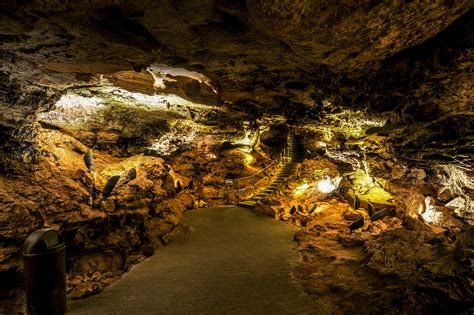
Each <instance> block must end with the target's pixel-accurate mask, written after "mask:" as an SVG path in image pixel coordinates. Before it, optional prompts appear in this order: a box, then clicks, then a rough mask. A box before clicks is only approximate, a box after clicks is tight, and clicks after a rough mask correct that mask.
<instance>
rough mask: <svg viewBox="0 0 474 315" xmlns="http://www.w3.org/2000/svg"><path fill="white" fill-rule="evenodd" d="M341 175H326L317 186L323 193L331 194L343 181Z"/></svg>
mask: <svg viewBox="0 0 474 315" xmlns="http://www.w3.org/2000/svg"><path fill="white" fill-rule="evenodd" d="M341 180H342V178H341V177H335V178H329V177H326V178H325V179H322V180H320V181H319V182H318V183H317V185H316V187H317V188H318V190H319V191H320V192H322V193H325V194H329V193H330V192H333V191H334V190H336V189H337V187H338V186H339V183H340V182H341Z"/></svg>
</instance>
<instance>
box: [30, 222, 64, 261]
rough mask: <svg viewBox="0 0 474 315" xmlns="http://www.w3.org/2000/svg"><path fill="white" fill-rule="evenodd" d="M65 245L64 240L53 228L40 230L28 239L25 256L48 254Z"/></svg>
mask: <svg viewBox="0 0 474 315" xmlns="http://www.w3.org/2000/svg"><path fill="white" fill-rule="evenodd" d="M63 244H64V240H63V238H62V237H61V235H60V234H59V233H58V231H56V230H54V229H51V228H45V229H39V230H36V231H34V232H33V233H31V234H30V235H29V236H28V237H27V238H26V241H25V244H24V245H23V254H24V255H30V254H41V253H47V252H49V251H52V250H54V249H56V248H57V247H58V246H59V245H63Z"/></svg>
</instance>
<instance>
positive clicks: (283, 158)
mask: <svg viewBox="0 0 474 315" xmlns="http://www.w3.org/2000/svg"><path fill="white" fill-rule="evenodd" d="M291 151H292V150H291V148H290V147H286V148H284V149H283V150H282V152H281V153H280V159H279V160H277V161H274V162H272V163H270V164H269V165H267V166H266V167H265V168H263V169H261V170H260V171H258V172H257V173H255V174H252V175H250V176H245V177H240V178H237V179H235V180H233V181H232V185H225V184H224V185H225V187H226V188H227V189H224V193H225V194H227V196H228V197H229V196H230V194H231V193H234V192H237V202H240V199H241V198H240V197H241V196H240V194H241V192H245V191H246V190H248V189H253V191H254V194H255V190H256V187H257V186H258V185H259V184H260V183H261V182H262V181H264V180H265V179H267V178H268V179H270V176H271V175H272V173H273V172H274V171H275V169H276V167H275V169H274V170H272V172H271V173H270V174H267V173H266V174H265V176H263V177H262V178H261V179H259V180H258V181H257V180H256V178H257V175H258V174H260V173H262V172H264V171H266V170H267V169H268V168H270V167H272V166H277V165H280V164H282V163H283V164H285V163H289V162H291V153H292V152H291ZM246 179H253V183H251V184H250V185H247V186H244V187H240V183H241V181H243V180H246ZM235 183H237V189H230V186H234V184H235ZM221 187H222V186H221Z"/></svg>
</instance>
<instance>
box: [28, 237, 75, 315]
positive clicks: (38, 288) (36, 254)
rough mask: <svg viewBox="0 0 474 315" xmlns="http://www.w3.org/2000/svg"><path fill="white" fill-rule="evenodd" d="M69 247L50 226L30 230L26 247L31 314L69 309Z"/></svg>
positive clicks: (29, 310)
mask: <svg viewBox="0 0 474 315" xmlns="http://www.w3.org/2000/svg"><path fill="white" fill-rule="evenodd" d="M65 248H66V246H65V244H64V240H63V238H62V237H61V235H60V234H59V233H58V232H57V231H55V230H53V229H50V228H46V229H40V230H37V231H35V232H33V233H31V234H30V235H29V236H28V238H27V239H26V241H25V244H24V246H23V258H24V273H25V289H26V307H27V311H28V314H34V315H37V314H41V315H43V314H48V315H59V314H64V313H65V312H66V250H65Z"/></svg>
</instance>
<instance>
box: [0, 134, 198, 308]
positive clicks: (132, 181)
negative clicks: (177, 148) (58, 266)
mask: <svg viewBox="0 0 474 315" xmlns="http://www.w3.org/2000/svg"><path fill="white" fill-rule="evenodd" d="M39 148H40V149H41V153H42V156H43V158H42V160H41V161H40V163H39V164H38V165H36V166H35V169H34V173H32V174H30V175H20V176H15V177H11V176H7V175H2V176H1V193H0V199H1V204H2V207H1V209H0V220H1V222H2V226H1V230H0V232H1V245H2V246H1V255H0V274H1V275H2V279H4V276H5V279H8V281H9V283H2V285H3V286H2V287H3V288H4V289H6V290H8V289H9V288H10V289H11V288H12V287H16V286H18V285H19V284H20V283H21V280H20V279H21V269H22V263H21V255H20V253H21V246H22V243H23V241H24V239H25V238H26V236H27V235H28V234H29V233H30V232H32V231H34V230H35V229H37V228H41V227H53V228H55V229H58V230H59V231H60V232H61V233H62V234H63V236H64V238H65V241H66V246H67V271H68V278H69V279H70V281H69V282H68V286H69V288H68V293H69V295H70V297H72V298H79V297H83V296H87V295H90V294H93V293H96V292H98V291H100V290H101V289H102V288H103V287H104V286H105V285H108V284H110V283H111V281H113V279H114V278H116V277H117V276H119V275H120V274H121V273H123V272H124V271H126V270H127V269H128V268H129V267H130V266H131V265H133V264H135V263H137V262H138V261H140V260H142V259H143V257H144V256H148V255H149V254H147V253H149V252H150V250H151V252H152V251H153V249H154V248H158V247H161V246H163V245H164V244H165V243H167V242H169V241H170V239H171V238H170V235H171V234H173V233H174V234H176V233H177V232H178V231H179V227H178V226H179V225H180V223H181V219H182V215H183V212H184V211H185V210H187V209H191V208H192V207H193V197H192V196H191V194H190V192H189V190H183V191H181V192H179V193H177V192H176V190H175V186H176V185H175V181H174V178H173V177H171V174H172V171H171V169H170V167H169V166H168V165H167V164H166V163H164V161H163V160H162V159H159V158H154V157H143V156H141V157H140V156H136V157H133V158H130V159H121V158H114V157H112V156H110V155H107V154H106V153H102V152H99V151H97V152H95V166H96V172H95V173H88V172H87V171H86V168H85V165H84V163H83V161H82V156H83V154H84V153H85V152H86V147H85V146H84V145H82V144H81V143H80V142H78V141H76V140H74V139H73V138H71V137H68V136H65V135H64V134H61V133H59V132H57V131H49V132H44V131H43V132H42V134H41V136H40V137H39ZM118 173H122V175H121V178H120V181H119V182H118V183H117V185H116V186H115V188H114V189H113V190H112V192H111V194H110V195H109V196H108V197H106V198H105V197H104V196H103V195H102V193H101V191H102V187H103V185H104V184H105V181H106V179H107V178H108V177H110V176H111V175H112V174H118ZM168 179H170V180H171V183H170V184H166V183H167V182H169V180H168ZM9 275H13V276H9ZM2 307H3V306H2ZM5 307H7V306H5ZM0 310H1V311H2V313H3V312H7V313H8V312H10V311H13V310H14V309H13V310H12V309H10V310H9V309H8V308H5V309H3V308H2V309H0Z"/></svg>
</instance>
